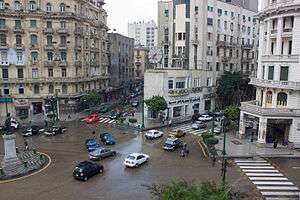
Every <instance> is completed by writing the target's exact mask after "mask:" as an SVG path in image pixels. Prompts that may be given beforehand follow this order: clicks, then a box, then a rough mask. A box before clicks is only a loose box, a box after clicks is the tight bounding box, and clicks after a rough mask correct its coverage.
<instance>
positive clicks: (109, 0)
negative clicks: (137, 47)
mask: <svg viewBox="0 0 300 200" xmlns="http://www.w3.org/2000/svg"><path fill="white" fill-rule="evenodd" d="M105 2H106V4H105V6H104V9H105V10H106V11H107V14H108V19H107V21H108V26H109V28H110V29H111V30H113V29H116V32H118V33H121V34H124V35H127V25H128V22H134V21H143V20H144V21H149V20H152V19H153V20H155V21H156V19H157V0H105Z"/></svg>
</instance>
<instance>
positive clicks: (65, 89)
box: [61, 84, 68, 94]
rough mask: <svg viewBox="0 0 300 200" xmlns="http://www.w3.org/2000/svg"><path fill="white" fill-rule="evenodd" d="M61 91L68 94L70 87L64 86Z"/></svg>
mask: <svg viewBox="0 0 300 200" xmlns="http://www.w3.org/2000/svg"><path fill="white" fill-rule="evenodd" d="M61 91H62V93H63V94H67V93H68V86H67V85H65V84H64V85H62V88H61Z"/></svg>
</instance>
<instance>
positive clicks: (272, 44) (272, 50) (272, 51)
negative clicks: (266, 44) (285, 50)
mask: <svg viewBox="0 0 300 200" xmlns="http://www.w3.org/2000/svg"><path fill="white" fill-rule="evenodd" d="M274 46H275V43H274V42H271V55H274Z"/></svg>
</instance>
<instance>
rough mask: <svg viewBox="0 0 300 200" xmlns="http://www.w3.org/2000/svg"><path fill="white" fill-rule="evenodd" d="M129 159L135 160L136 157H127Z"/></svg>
mask: <svg viewBox="0 0 300 200" xmlns="http://www.w3.org/2000/svg"><path fill="white" fill-rule="evenodd" d="M127 159H129V160H135V157H134V156H131V155H129V156H127Z"/></svg>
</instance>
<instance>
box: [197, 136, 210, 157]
mask: <svg viewBox="0 0 300 200" xmlns="http://www.w3.org/2000/svg"><path fill="white" fill-rule="evenodd" d="M198 144H199V146H200V148H201V150H202V153H203V155H204V157H205V158H208V155H207V153H206V151H205V149H204V147H203V145H202V142H201V140H198Z"/></svg>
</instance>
